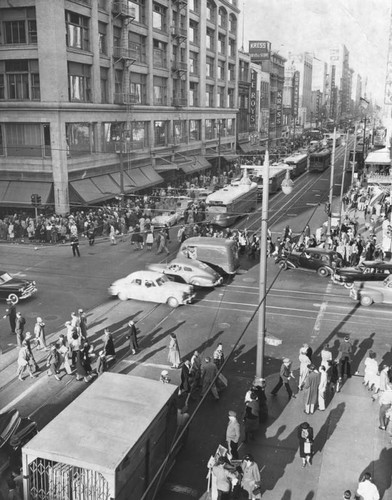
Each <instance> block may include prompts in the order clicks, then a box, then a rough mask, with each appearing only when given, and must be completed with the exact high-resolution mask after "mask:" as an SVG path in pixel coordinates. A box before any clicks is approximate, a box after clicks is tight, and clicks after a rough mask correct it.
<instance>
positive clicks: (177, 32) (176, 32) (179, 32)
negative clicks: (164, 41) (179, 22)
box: [171, 26, 188, 42]
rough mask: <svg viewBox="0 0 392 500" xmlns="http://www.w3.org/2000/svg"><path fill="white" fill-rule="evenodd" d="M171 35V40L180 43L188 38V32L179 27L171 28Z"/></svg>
mask: <svg viewBox="0 0 392 500" xmlns="http://www.w3.org/2000/svg"><path fill="white" fill-rule="evenodd" d="M171 35H172V37H173V38H175V39H177V40H179V41H180V42H181V41H183V40H185V39H186V38H187V37H188V30H187V29H185V28H180V27H179V26H172V27H171Z"/></svg>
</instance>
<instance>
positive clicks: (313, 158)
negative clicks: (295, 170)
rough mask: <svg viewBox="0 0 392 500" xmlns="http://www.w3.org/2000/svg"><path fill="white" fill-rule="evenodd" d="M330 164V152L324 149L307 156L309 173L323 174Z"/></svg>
mask: <svg viewBox="0 0 392 500" xmlns="http://www.w3.org/2000/svg"><path fill="white" fill-rule="evenodd" d="M330 164H331V151H330V150H329V149H324V150H323V151H320V152H319V153H312V154H311V155H310V156H309V172H324V170H327V168H328V167H329V166H330Z"/></svg>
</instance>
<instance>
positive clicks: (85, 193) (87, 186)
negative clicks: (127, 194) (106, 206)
mask: <svg viewBox="0 0 392 500" xmlns="http://www.w3.org/2000/svg"><path fill="white" fill-rule="evenodd" d="M70 185H71V187H72V188H73V189H74V190H75V191H76V192H77V194H78V195H79V196H80V198H81V199H82V200H83V201H84V202H85V203H87V204H88V203H94V202H98V201H103V200H105V199H108V198H112V197H113V194H111V193H106V192H102V191H101V190H100V189H99V188H98V187H97V186H96V185H95V184H94V183H93V181H92V179H79V180H77V181H71V182H70ZM116 194H117V195H118V194H119V190H118V191H117V193H116Z"/></svg>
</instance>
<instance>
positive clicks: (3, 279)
mask: <svg viewBox="0 0 392 500" xmlns="http://www.w3.org/2000/svg"><path fill="white" fill-rule="evenodd" d="M11 280H12V276H11V275H10V274H8V273H3V274H2V275H0V284H1V283H7V281H11Z"/></svg>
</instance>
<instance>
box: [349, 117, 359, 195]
mask: <svg viewBox="0 0 392 500" xmlns="http://www.w3.org/2000/svg"><path fill="white" fill-rule="evenodd" d="M357 127H358V125H357V124H355V130H354V152H353V167H352V170H351V187H353V186H354V179H355V175H354V174H355V155H356V152H357Z"/></svg>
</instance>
